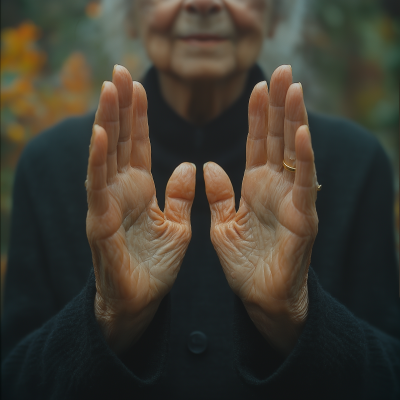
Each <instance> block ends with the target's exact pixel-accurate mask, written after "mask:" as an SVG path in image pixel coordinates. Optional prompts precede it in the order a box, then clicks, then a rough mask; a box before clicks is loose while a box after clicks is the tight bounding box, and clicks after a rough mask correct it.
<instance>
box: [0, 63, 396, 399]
mask: <svg viewBox="0 0 400 400" xmlns="http://www.w3.org/2000/svg"><path fill="white" fill-rule="evenodd" d="M261 80H264V77H263V75H262V72H261V70H260V69H259V68H258V67H254V68H253V69H252V70H251V73H250V74H249V79H248V83H247V86H246V89H245V91H244V93H243V95H242V96H241V97H240V98H239V99H238V101H236V102H235V104H233V105H232V106H231V107H230V108H229V109H228V110H226V111H225V112H224V113H223V114H222V115H220V116H219V117H218V118H217V119H215V120H214V121H212V122H210V123H208V124H207V125H206V126H204V127H202V128H198V127H195V126H193V125H191V124H190V123H188V122H186V121H184V120H183V119H181V118H180V117H179V116H178V115H176V114H175V113H174V112H173V111H172V110H171V109H170V108H169V107H168V105H167V104H166V103H165V102H164V100H163V98H162V96H161V94H160V90H159V86H158V80H157V73H156V71H155V70H154V69H151V70H150V71H149V73H148V74H147V75H146V77H145V80H144V86H145V89H146V92H147V95H148V103H149V109H148V116H149V126H150V139H151V143H152V161H153V166H152V173H153V177H154V181H155V184H156V188H157V197H158V201H159V204H160V208H161V209H163V205H164V191H165V187H166V183H167V180H168V178H169V176H170V175H171V173H172V171H173V170H174V168H175V167H176V166H178V165H179V164H180V163H181V162H183V161H190V162H193V163H195V164H196V165H197V183H196V197H195V200H194V204H193V209H192V231H193V235H192V241H191V243H190V245H189V248H188V251H187V254H186V256H185V259H184V262H183V264H182V267H181V270H180V272H179V275H178V278H177V280H176V282H175V284H174V286H173V289H172V290H171V292H170V294H169V295H167V296H166V297H165V298H164V300H163V301H162V303H161V305H160V308H159V310H158V311H157V313H156V315H155V318H154V319H153V321H152V323H151V324H150V326H149V327H148V329H147V330H146V332H145V334H144V335H143V336H142V338H141V339H140V340H139V342H138V343H137V344H136V345H135V346H134V347H133V348H132V349H131V350H130V351H129V352H127V353H126V354H124V355H123V356H122V357H121V358H118V357H117V356H116V355H115V354H114V353H113V352H112V351H111V349H110V348H109V347H108V346H107V344H106V342H105V340H104V338H103V336H102V333H101V331H100V328H99V326H98V324H97V322H96V319H95V316H94V310H93V303H94V296H95V291H96V289H95V281H94V274H93V267H92V260H91V251H90V248H89V245H88V242H87V238H86V228H85V223H86V213H87V202H86V191H85V187H84V181H85V179H86V170H87V160H88V145H89V141H90V136H91V127H92V124H93V121H94V112H93V113H90V114H88V115H86V116H83V117H78V118H70V119H67V120H65V121H63V122H61V123H60V124H58V125H57V126H55V127H53V128H51V129H48V130H47V131H45V132H43V133H42V134H41V135H40V136H38V137H37V138H35V139H34V140H32V141H31V142H30V143H29V144H28V145H27V146H26V148H25V150H24V152H23V155H22V157H21V159H20V162H19V164H18V168H17V172H16V179H15V185H14V194H13V213H12V228H11V244H10V249H9V261H8V269H7V275H6V282H5V298H4V311H3V320H2V393H3V395H4V397H3V398H4V399H36V398H37V399H48V398H51V399H64V398H67V399H75V398H85V399H91V398H96V399H102V398H108V399H110V398H116V399H125V398H131V399H136V398H139V399H140V398H145V399H153V398H154V399H159V398H160V397H161V396H163V397H164V398H165V397H167V398H171V399H205V398H210V399H230V400H233V399H245V398H246V399H251V398H255V399H258V398H259V399H276V398H283V399H289V398H291V399H292V398H305V397H304V396H307V398H310V399H325V398H349V399H350V398H351V399H358V398H359V399H369V398H371V399H398V398H399V396H400V304H399V298H398V295H399V293H398V290H399V288H398V284H399V278H398V269H397V265H396V264H397V261H396V253H395V249H394V234H393V233H394V228H393V189H392V173H391V168H390V165H389V163H388V160H387V157H386V155H385V153H384V151H383V150H382V148H381V147H380V145H379V144H378V142H377V141H376V139H374V138H373V137H372V136H371V135H370V134H369V133H366V132H365V131H364V130H363V129H362V128H360V127H359V126H357V125H355V124H353V123H350V122H348V121H345V120H340V119H336V118H329V117H323V116H320V115H316V114H313V113H309V124H310V130H311V134H312V140H313V148H314V152H315V160H316V161H315V162H316V167H317V174H318V180H319V183H321V184H322V185H323V190H322V191H321V192H320V193H319V194H318V200H317V211H318V216H319V220H320V224H319V233H318V236H317V239H316V241H315V245H314V249H313V255H312V262H311V267H310V270H309V278H308V289H309V315H308V319H307V322H306V324H305V328H304V330H303V332H302V334H301V336H300V338H299V340H298V342H297V344H296V346H295V348H294V350H293V351H292V352H291V354H290V355H289V356H288V357H287V358H286V359H285V360H283V359H281V358H280V357H279V356H278V355H277V354H276V353H275V352H274V351H273V350H272V349H271V348H270V347H269V345H268V344H267V342H266V341H265V340H264V339H263V338H262V336H261V335H260V334H259V333H258V331H257V329H256V328H255V327H254V325H253V323H252V321H251V320H250V318H249V317H248V315H247V313H246V311H245V309H244V307H243V305H242V304H241V302H240V300H239V299H238V298H237V297H235V296H234V295H233V293H232V291H231V290H230V288H229V286H228V284H227V282H226V279H225V276H224V274H223V271H222V268H221V265H220V263H219V260H218V257H217V255H216V253H215V251H214V249H213V246H212V244H211V241H210V235H209V230H210V212H209V208H208V203H207V199H206V196H205V190H204V179H203V176H202V167H201V166H202V165H203V163H204V162H207V161H215V162H217V163H218V164H219V165H221V166H222V167H223V168H224V169H225V171H226V172H227V173H228V175H229V176H230V178H231V180H232V183H233V187H234V189H235V195H236V203H237V204H239V198H240V186H241V181H242V177H243V172H244V167H245V145H246V136H247V131H248V122H247V106H248V99H249V96H250V93H251V90H252V88H253V87H254V85H255V84H256V83H257V82H259V81H261ZM193 331H202V332H203V333H204V334H205V335H206V336H207V339H208V345H207V348H206V350H205V351H204V352H203V353H201V354H194V353H193V352H192V351H190V349H189V347H188V344H187V343H188V340H189V335H190V333H191V332H193ZM200 344H201V343H200ZM239 377H240V379H239Z"/></svg>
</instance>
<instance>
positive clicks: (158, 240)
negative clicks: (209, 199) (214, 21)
mask: <svg viewBox="0 0 400 400" xmlns="http://www.w3.org/2000/svg"><path fill="white" fill-rule="evenodd" d="M124 74H125V77H124ZM126 74H128V75H129V73H128V72H127V71H126V70H125V71H124V70H122V71H121V74H120V75H116V76H114V79H115V80H116V87H118V89H117V90H118V92H119V93H118V92H116V91H115V90H114V88H113V87H112V86H110V85H111V84H109V85H108V88H107V89H108V90H106V89H105V90H103V92H102V97H101V99H100V105H99V110H98V112H97V114H96V122H95V123H97V124H99V125H102V126H103V127H104V129H103V130H102V129H101V128H98V129H99V131H100V139H99V138H98V137H96V143H95V148H94V149H92V150H91V158H90V162H89V170H88V180H89V183H88V200H89V210H88V217H87V233H88V238H89V243H90V245H91V248H92V253H93V258H94V264H95V272H96V285H97V291H98V293H99V294H100V295H101V297H102V298H106V299H107V302H108V303H113V304H118V308H123V309H124V308H125V309H129V312H131V313H135V311H136V310H141V309H143V308H144V307H145V306H146V305H148V304H150V303H152V302H154V301H156V300H157V299H162V298H163V297H164V295H165V294H166V293H167V292H168V291H169V290H170V289H171V287H172V284H173V283H174V281H175V278H176V275H177V273H178V271H179V267H180V264H181V262H182V259H183V256H184V254H185V251H186V248H187V246H188V244H189V241H190V235H191V229H190V222H189V213H190V205H191V201H192V200H193V196H194V168H193V166H191V165H190V164H182V165H181V166H180V167H178V168H177V169H176V170H175V172H174V174H173V175H172V177H171V179H170V181H169V183H168V186H167V196H166V210H165V213H163V212H162V211H161V210H160V209H159V207H158V204H157V200H156V196H155V194H156V192H155V186H154V182H153V178H152V175H151V173H150V143H149V141H148V132H147V121H145V114H144V112H143V111H145V110H146V107H147V105H146V104H145V94H144V90H143V89H142V88H140V87H139V86H137V88H136V91H135V90H134V92H133V93H134V94H133V100H134V101H133V102H134V105H133V106H132V105H131V106H130V107H131V109H130V112H131V113H132V114H133V118H129V117H128V116H127V115H125V116H124V115H121V110H119V108H122V107H120V104H121V98H122V102H123V100H124V99H123V96H124V91H126V90H127V88H128V90H130V96H132V81H131V79H130V76H129V82H130V85H129V84H126V82H122V83H123V84H121V85H119V84H118V80H119V79H120V80H124V78H126V77H127V76H126ZM125 81H126V79H125ZM121 92H122V93H121ZM116 95H118V97H116ZM126 97H127V98H128V99H129V94H127V95H126ZM107 102H108V103H107ZM135 106H136V107H135ZM106 107H107V108H108V110H107V109H106ZM111 107H114V108H115V112H118V114H119V119H120V124H119V127H117V128H119V129H116V130H117V132H114V133H115V134H117V135H118V136H117V138H118V141H117V140H115V138H113V137H112V135H113V132H112V131H113V129H112V127H111V128H110V123H109V122H108V121H107V118H108V119H111V120H115V117H114V118H112V116H111V115H110V112H109V111H110V108H111ZM132 107H133V109H132ZM126 108H129V106H127V107H124V109H126ZM135 108H136V110H135ZM105 109H106V111H105ZM107 111H108V113H107ZM141 112H142V115H140V113H141ZM124 117H125V118H126V119H127V121H125V122H126V123H125V122H124V121H123V118H124ZM124 123H125V125H128V126H127V127H126V128H127V132H128V133H129V137H130V138H131V140H129V139H128V140H124V139H126V137H125V138H124V137H123V132H122V131H123V125H124ZM129 125H131V126H129ZM107 128H108V130H107ZM105 130H107V131H105ZM121 139H122V140H121ZM110 142H111V143H112V142H114V144H116V145H117V149H116V151H115V153H116V156H117V157H116V158H117V159H116V160H115V165H113V160H112V158H113V153H114V152H113V151H110ZM131 142H133V146H131V144H130V143H131ZM135 142H136V143H135ZM135 145H136V146H135ZM118 146H120V147H119V148H118ZM124 146H125V148H124ZM106 147H107V148H108V152H106V151H105V150H106ZM111 150H112V149H111ZM107 153H108V154H107ZM110 153H111V157H110ZM129 153H130V154H129ZM124 156H125V160H124ZM96 158H97V159H96ZM110 158H111V160H110ZM96 185H98V187H95V186H96ZM182 191H185V193H181V192H182ZM182 202H183V204H181V203H182Z"/></svg>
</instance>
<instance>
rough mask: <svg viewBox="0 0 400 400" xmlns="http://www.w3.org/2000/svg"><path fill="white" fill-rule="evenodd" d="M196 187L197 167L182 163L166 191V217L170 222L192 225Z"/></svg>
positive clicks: (173, 174)
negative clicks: (191, 215)
mask: <svg viewBox="0 0 400 400" xmlns="http://www.w3.org/2000/svg"><path fill="white" fill-rule="evenodd" d="M195 187H196V166H195V165H194V164H191V163H182V164H181V165H179V166H178V167H177V168H176V169H175V171H174V172H173V173H172V175H171V177H170V178H169V181H168V184H167V188H166V191H165V209H164V215H165V217H166V218H167V219H168V220H169V221H173V222H178V223H180V224H190V210H191V208H192V204H193V199H194V191H195Z"/></svg>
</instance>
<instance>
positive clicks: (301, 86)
mask: <svg viewBox="0 0 400 400" xmlns="http://www.w3.org/2000/svg"><path fill="white" fill-rule="evenodd" d="M299 85H300V89H301V93H303V94H304V92H303V85H302V84H301V83H300V82H299Z"/></svg>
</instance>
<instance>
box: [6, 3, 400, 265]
mask: <svg viewBox="0 0 400 400" xmlns="http://www.w3.org/2000/svg"><path fill="white" fill-rule="evenodd" d="M385 4H394V3H392V2H391V1H390V0H385ZM308 8H309V10H310V11H309V12H308V13H307V20H306V23H305V39H306V42H305V46H304V49H303V55H304V57H305V59H306V60H307V65H308V66H309V68H310V69H311V70H312V72H313V74H315V76H316V77H319V78H320V79H319V82H320V85H321V89H320V92H321V93H322V95H321V96H320V97H318V98H315V99H314V100H315V101H314V102H312V101H311V102H312V103H313V104H314V105H315V106H314V108H317V111H322V112H326V113H330V114H336V115H343V116H346V117H349V118H351V119H353V120H355V121H357V122H359V123H361V124H362V125H364V126H365V127H367V128H368V129H369V130H370V131H371V132H373V133H374V134H375V135H376V136H377V137H378V138H379V140H380V141H381V142H382V144H383V145H384V147H385V148H386V150H387V151H388V154H389V156H390V158H391V161H392V163H393V166H394V171H395V175H396V180H395V184H396V187H397V190H398V148H399V146H398V141H399V136H398V128H399V97H398V96H399V93H398V88H399V86H398V84H399V82H398V78H399V71H400V50H399V43H400V40H399V39H400V22H399V18H398V15H397V16H396V17H395V16H393V15H391V14H390V13H388V12H385V9H383V8H382V5H381V2H377V1H374V0H352V1H348V0H309V4H308ZM393 9H395V8H393ZM7 13H8V14H7ZM100 13H101V6H100V4H99V1H87V0H69V1H68V2H63V1H60V0H58V1H57V0H35V1H32V0H12V1H11V0H2V30H1V143H2V146H1V147H2V149H1V156H2V158H1V218H2V221H1V255H2V256H1V269H2V271H4V270H5V265H6V252H7V246H8V239H9V228H10V209H11V190H12V183H13V177H14V170H15V166H16V163H17V161H18V158H19V156H20V153H21V150H22V149H23V147H24V146H25V144H26V143H27V142H28V141H29V140H30V139H32V138H33V137H34V136H35V135H37V134H39V133H40V132H42V131H43V130H44V129H46V128H48V127H50V126H51V125H54V124H55V123H57V122H58V121H60V120H61V119H63V118H66V117H68V116H71V115H77V114H83V113H86V112H88V111H89V110H90V109H92V108H94V107H95V106H96V104H97V99H98V96H99V92H100V88H101V84H102V82H103V80H105V79H110V75H111V73H110V72H111V69H110V66H111V67H112V62H111V60H110V58H109V57H108V56H107V55H106V54H105V52H104V48H103V47H104V46H103V43H102V40H101V37H100V35H99V31H98V27H97V28H96V24H95V23H94V22H95V21H96V19H97V18H98V16H99V15H100ZM122 63H123V64H124V65H125V66H126V67H127V68H128V69H129V70H130V72H131V73H132V75H133V76H134V70H135V69H137V68H138V65H139V64H140V60H139V57H138V56H137V55H135V54H126V56H125V58H124V60H122ZM305 91H306V94H307V88H305ZM311 100H312V99H311ZM398 210H399V208H398V201H397V202H396V213H397V214H396V215H397V217H396V222H397V227H398Z"/></svg>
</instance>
